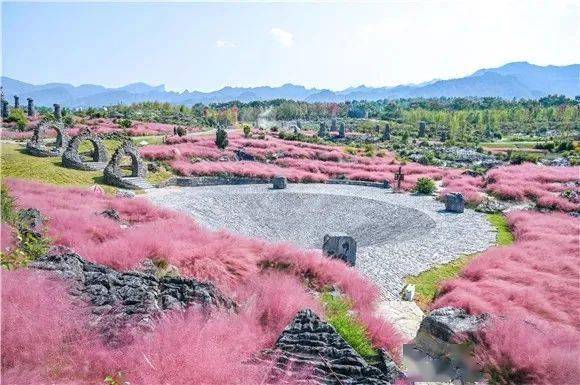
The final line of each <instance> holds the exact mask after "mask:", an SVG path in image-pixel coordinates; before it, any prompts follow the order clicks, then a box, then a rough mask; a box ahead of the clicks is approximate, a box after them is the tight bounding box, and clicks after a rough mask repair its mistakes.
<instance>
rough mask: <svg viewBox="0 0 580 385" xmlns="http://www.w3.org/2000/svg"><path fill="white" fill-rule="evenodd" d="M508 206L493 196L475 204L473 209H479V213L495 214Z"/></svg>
mask: <svg viewBox="0 0 580 385" xmlns="http://www.w3.org/2000/svg"><path fill="white" fill-rule="evenodd" d="M507 208H508V206H507V205H506V204H504V203H501V202H500V201H498V200H497V199H495V198H491V197H490V198H487V199H486V200H484V201H483V202H481V203H480V204H478V205H477V207H476V208H475V211H479V212H480V213H486V214H495V213H501V212H503V211H504V210H507Z"/></svg>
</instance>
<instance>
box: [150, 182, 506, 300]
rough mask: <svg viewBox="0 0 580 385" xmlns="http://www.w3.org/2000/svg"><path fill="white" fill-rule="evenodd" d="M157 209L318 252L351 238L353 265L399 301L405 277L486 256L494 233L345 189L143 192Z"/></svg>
mask: <svg viewBox="0 0 580 385" xmlns="http://www.w3.org/2000/svg"><path fill="white" fill-rule="evenodd" d="M148 196H149V198H150V199H151V200H152V201H153V202H154V203H155V204H158V205H160V206H165V207H168V208H171V209H175V210H179V211H182V212H186V213H188V214H190V215H192V216H193V217H195V218H196V220H197V221H198V222H199V223H201V224H203V225H205V226H208V227H209V228H212V229H221V228H225V229H228V230H231V231H234V232H237V233H240V234H243V235H247V236H252V237H260V238H264V239H267V240H269V241H273V242H280V241H284V242H292V243H294V244H297V245H298V246H302V247H306V248H321V247H322V238H323V236H324V234H326V233H334V232H341V233H346V234H348V235H351V236H353V237H354V238H355V239H356V241H357V244H358V250H357V263H356V266H357V268H358V269H360V270H361V271H362V272H363V273H364V274H366V275H367V276H368V277H369V278H370V279H372V280H373V281H374V282H375V283H376V284H377V285H378V286H379V287H380V288H381V290H382V293H383V295H384V297H385V299H395V298H397V297H398V294H399V293H400V291H401V289H402V287H403V278H404V277H405V276H408V275H415V274H418V273H420V272H422V271H424V270H427V269H429V268H431V267H432V266H435V265H438V264H440V263H444V262H449V261H451V260H453V259H455V258H457V257H458V256H459V255H461V254H471V253H475V252H479V251H482V250H485V249H487V248H488V247H489V246H491V245H493V244H494V242H495V236H496V233H495V230H494V229H493V227H492V226H491V225H490V224H489V222H488V221H487V219H486V218H485V215H484V214H481V213H477V212H475V211H473V210H465V212H464V213H463V214H455V213H449V212H445V211H444V210H443V209H444V205H443V204H442V203H441V202H438V201H436V200H435V199H434V198H433V197H431V196H415V195H410V194H394V193H390V192H388V191H387V190H384V189H380V188H374V187H363V186H349V185H328V184H289V185H288V188H287V189H285V190H274V189H272V188H271V187H270V186H269V185H265V184H262V185H238V186H232V185H230V186H207V187H181V188H179V187H168V188H164V189H156V190H155V191H151V192H149V193H148Z"/></svg>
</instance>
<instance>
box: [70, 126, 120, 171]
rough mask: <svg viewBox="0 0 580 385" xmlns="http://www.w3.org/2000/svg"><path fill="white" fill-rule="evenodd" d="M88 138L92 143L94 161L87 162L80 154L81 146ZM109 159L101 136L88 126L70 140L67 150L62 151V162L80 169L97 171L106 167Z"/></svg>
mask: <svg viewBox="0 0 580 385" xmlns="http://www.w3.org/2000/svg"><path fill="white" fill-rule="evenodd" d="M85 140H88V141H89V142H91V143H92V145H93V148H94V151H93V161H92V162H85V161H83V160H82V158H81V156H80V154H79V147H80V145H81V143H82V142H84V141H85ZM108 160H109V154H108V153H107V149H106V147H105V145H104V144H103V141H102V140H101V138H99V137H98V136H97V134H95V133H94V132H93V131H91V130H89V129H88V128H86V129H84V130H82V131H81V132H79V134H78V135H77V136H75V137H74V138H72V139H71V140H70V141H69V142H68V146H67V148H66V150H65V151H64V152H63V153H62V164H63V166H65V167H68V168H76V169H78V170H86V171H96V170H102V169H104V168H105V164H106V162H107V161H108Z"/></svg>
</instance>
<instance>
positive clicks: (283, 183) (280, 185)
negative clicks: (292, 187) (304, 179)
mask: <svg viewBox="0 0 580 385" xmlns="http://www.w3.org/2000/svg"><path fill="white" fill-rule="evenodd" d="M287 185H288V182H287V180H286V177H284V176H275V177H274V178H273V179H272V187H273V188H274V189H276V190H283V189H285V188H286V187H287Z"/></svg>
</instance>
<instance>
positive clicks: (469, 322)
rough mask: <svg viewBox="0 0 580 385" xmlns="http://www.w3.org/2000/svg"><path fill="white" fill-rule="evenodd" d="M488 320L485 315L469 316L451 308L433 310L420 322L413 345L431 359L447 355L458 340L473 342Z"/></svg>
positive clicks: (461, 310)
mask: <svg viewBox="0 0 580 385" xmlns="http://www.w3.org/2000/svg"><path fill="white" fill-rule="evenodd" d="M488 318H489V316H488V315H487V314H482V315H470V314H468V313H467V312H466V311H465V310H464V309H458V308H453V307H443V308H440V309H436V310H433V311H432V312H431V313H430V314H429V315H428V316H427V317H425V318H424V319H423V321H422V322H421V326H420V327H419V332H418V333H417V337H416V338H415V343H416V345H417V346H418V347H419V348H420V349H421V350H422V351H424V352H425V353H427V354H429V355H430V356H432V357H436V356H441V355H448V354H449V353H450V351H452V350H454V349H453V347H452V345H456V344H457V343H458V342H459V340H460V339H464V338H467V339H472V340H474V339H475V338H476V334H477V333H478V332H479V331H480V330H481V329H482V328H483V327H484V326H485V325H486V322H487V320H488Z"/></svg>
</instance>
